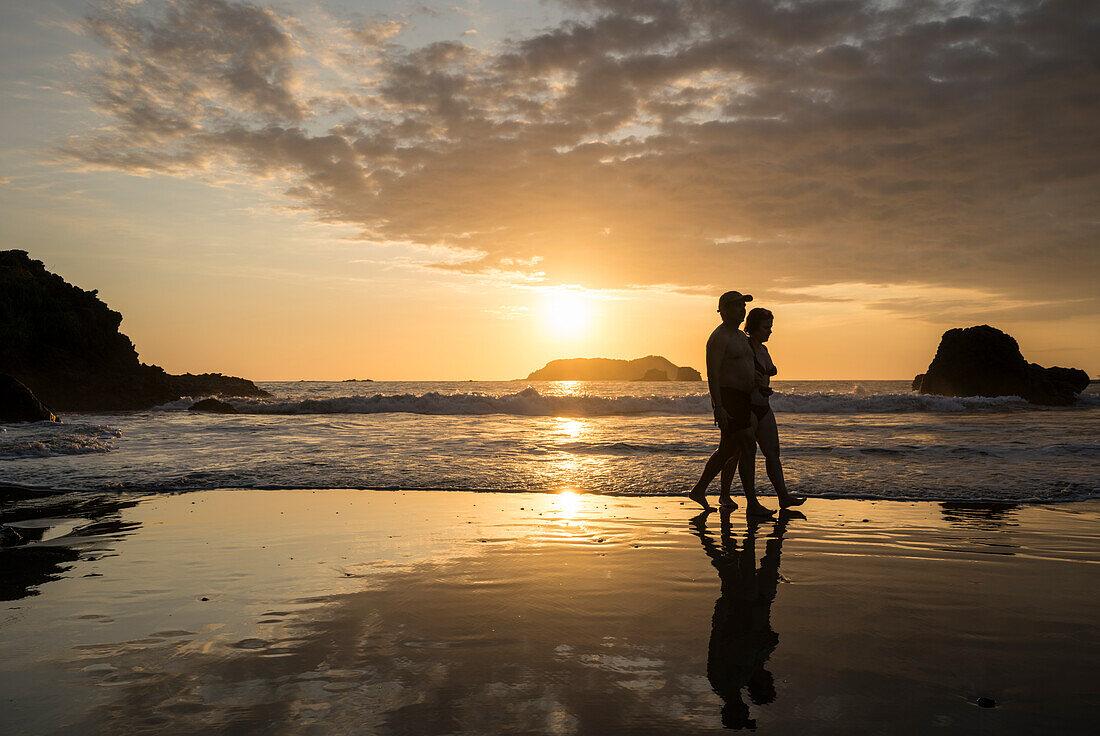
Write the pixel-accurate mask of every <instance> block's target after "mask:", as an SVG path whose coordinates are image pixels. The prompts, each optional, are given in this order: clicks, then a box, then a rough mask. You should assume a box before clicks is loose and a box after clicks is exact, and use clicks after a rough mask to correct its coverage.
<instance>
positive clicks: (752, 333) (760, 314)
mask: <svg viewBox="0 0 1100 736" xmlns="http://www.w3.org/2000/svg"><path fill="white" fill-rule="evenodd" d="M774 319H775V318H774V316H773V315H772V313H771V312H769V311H768V310H767V309H763V308H761V307H757V308H756V309H753V310H752V311H751V312H749V314H748V316H747V317H746V318H745V333H746V334H747V335H748V336H749V345H750V346H751V347H752V352H753V356H754V360H755V363H756V385H755V386H754V387H753V391H752V394H751V395H750V397H749V401H750V406H751V408H752V415H753V417H752V419H753V430H754V432H755V433H756V443H757V444H758V445H759V446H760V451H761V452H762V453H764V464H765V467H766V468H767V471H768V480H770V481H771V482H772V487H773V488H775V495H777V496H778V497H779V505H780V506H781V507H783V508H787V507H789V506H798V505H800V504H803V503H805V502H806V499H804V498H800V497H798V496H793V495H791V493H790V492H789V491H788V490H787V484H786V482H785V481H784V480H783V464H782V463H781V462H780V461H779V427H777V426H776V423H775V412H773V411H772V407H771V403H770V401H769V397H770V396H771V395H772V389H771V378H772V376H774V375H775V374H776V373H778V372H779V371H778V369H777V368H776V367H775V363H773V362H772V356H771V354H770V353H769V352H768V348H767V346H765V345H764V343H766V342H767V341H768V338H770V337H771V335H772V324H773V322H774ZM739 459H740V463H739V465H740V471H741V482H742V483H744V479H745V477H746V475H748V476H751V475H752V474H753V473H754V472H755V470H756V468H755V462H756V458H755V457H752V456H750V457H745V458H739ZM733 465H734V464H733V463H732V462H730V463H727V464H726V467H724V468H723V469H722V497H723V498H728V497H729V493H730V485H731V484H732V483H733Z"/></svg>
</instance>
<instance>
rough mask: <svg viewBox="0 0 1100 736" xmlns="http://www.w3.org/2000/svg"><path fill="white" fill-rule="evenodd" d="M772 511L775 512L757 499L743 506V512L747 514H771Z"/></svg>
mask: <svg viewBox="0 0 1100 736" xmlns="http://www.w3.org/2000/svg"><path fill="white" fill-rule="evenodd" d="M774 513H775V512H774V511H772V510H771V509H769V508H768V507H767V506H765V505H764V504H762V503H760V502H759V501H757V502H755V503H750V504H749V505H748V506H747V507H746V508H745V514H746V515H747V516H771V515H772V514H774Z"/></svg>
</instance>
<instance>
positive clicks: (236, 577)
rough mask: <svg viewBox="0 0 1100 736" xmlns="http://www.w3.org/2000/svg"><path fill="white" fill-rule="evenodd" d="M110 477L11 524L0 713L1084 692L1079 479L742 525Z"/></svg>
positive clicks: (373, 715) (254, 716)
mask: <svg viewBox="0 0 1100 736" xmlns="http://www.w3.org/2000/svg"><path fill="white" fill-rule="evenodd" d="M101 500H102V499H101ZM110 501H111V499H107V500H105V501H103V503H102V505H100V506H88V507H86V508H85V510H84V511H79V510H78V513H77V514H75V515H70V516H68V517H66V516H64V515H62V514H59V513H56V512H57V511H58V510H59V509H57V508H54V509H49V508H45V509H44V510H45V511H46V513H47V515H46V516H39V517H36V518H28V519H24V520H23V522H22V525H24V526H30V527H31V528H36V529H39V530H41V541H36V542H33V543H32V544H30V545H27V546H26V547H25V548H24V549H30V550H35V549H37V550H39V551H44V550H49V549H55V550H58V549H70V550H73V551H75V553H76V558H75V559H65V560H60V559H54V560H50V561H49V562H50V563H51V564H52V567H51V568H50V569H49V570H44V571H39V572H40V577H39V578H38V579H36V580H33V581H31V580H27V581H24V582H25V583H27V584H25V585H24V593H23V595H21V596H18V597H14V598H13V597H10V595H9V596H6V597H8V600H6V601H4V602H3V609H0V621H2V622H3V623H2V625H0V648H2V649H3V650H4V651H5V653H6V655H5V658H4V660H3V661H0V682H3V683H4V684H5V692H6V694H5V696H4V697H5V703H6V705H7V708H6V711H7V714H6V718H7V719H8V723H9V724H10V725H12V727H14V728H15V729H16V731H18V732H21V733H27V734H46V733H52V732H55V731H57V730H58V729H59V728H60V727H61V726H62V724H69V725H68V728H69V729H70V730H73V732H80V733H92V734H94V733H119V732H134V733H152V732H154V731H156V732H158V733H166V732H167V733H193V732H196V731H197V730H202V729H211V728H213V729H215V730H219V729H221V730H236V731H238V732H261V731H264V732H267V731H271V730H275V731H279V732H285V733H314V732H322V731H323V732H326V733H332V732H335V733H339V732H345V731H347V732H357V731H358V730H363V729H366V730H373V731H375V732H378V733H394V734H397V733H409V732H415V733H439V734H444V733H454V732H456V731H461V732H463V733H496V732H503V731H509V732H517V733H562V734H586V733H601V734H602V733H632V732H637V731H640V730H641V731H649V732H657V733H661V732H683V731H685V730H686V731H690V732H703V733H706V732H714V733H718V732H720V731H722V730H723V728H722V724H723V722H724V721H725V722H736V723H741V724H742V725H746V724H748V723H749V721H752V722H754V723H756V724H757V725H758V726H759V727H760V728H761V729H762V730H766V731H767V732H768V733H780V734H785V733H804V732H813V733H838V734H839V733H852V732H866V731H875V730H884V729H885V730H889V731H891V732H892V733H928V732H929V731H935V730H943V731H945V732H976V731H983V730H988V731H990V732H998V733H1021V734H1022V733H1034V732H1036V730H1037V729H1038V730H1043V729H1048V728H1060V729H1063V730H1066V731H1067V732H1075V731H1082V730H1084V729H1085V728H1086V727H1087V726H1088V724H1090V723H1092V722H1094V720H1095V716H1096V700H1095V698H1094V696H1092V695H1091V692H1090V684H1089V683H1090V680H1089V678H1088V673H1089V672H1091V668H1092V665H1093V663H1094V662H1095V659H1096V657H1097V656H1100V644H1098V643H1097V642H1100V636H1098V635H1097V634H1100V629H1098V625H1097V624H1096V622H1095V616H1094V611H1095V606H1096V604H1097V603H1098V602H1100V601H1098V600H1097V597H1098V593H1097V591H1098V590H1100V586H1098V585H1097V583H1098V582H1100V579H1098V572H1100V568H1098V566H1097V563H1098V562H1100V501H1087V502H1078V503H1076V504H1056V505H1050V504H1048V505H1042V506H1038V505H1029V506H1020V507H1016V508H1011V509H966V508H943V507H942V506H940V505H933V504H927V503H917V502H890V501H851V500H839V501H822V500H820V499H811V500H809V501H807V503H806V505H805V506H803V507H801V509H800V511H801V512H802V514H803V515H804V517H805V518H799V516H796V515H785V516H786V518H785V519H782V520H779V519H777V520H776V521H774V522H773V521H768V522H764V523H762V524H748V523H746V520H745V517H744V515H743V514H739V513H737V512H734V513H733V514H732V515H731V516H730V517H729V518H728V520H727V519H723V517H722V515H721V514H719V513H712V514H709V515H707V516H706V517H705V518H702V519H700V518H699V517H700V516H702V515H700V514H698V513H696V512H695V510H694V509H692V508H691V507H690V506H688V505H687V504H684V505H681V502H680V500H679V499H675V498H669V497H637V496H635V497H624V496H597V495H553V494H503V493H499V494H484V493H458V492H453V493H452V492H448V493H441V492H436V493H430V492H428V493H425V492H423V491H406V492H389V491H385V492H371V491H340V490H331V491H242V490H236V491H230V490H222V491H198V492H193V493H182V494H160V495H149V496H140V497H131V498H127V499H114V501H116V503H114V504H112V503H111V502H110ZM688 503H690V502H688ZM13 506H18V505H17V504H4V505H3V506H0V518H8V517H7V514H8V512H9V511H10V510H11V509H12V507H13ZM85 512H86V513H85ZM81 514H84V515H81ZM5 523H6V522H5ZM11 552H12V549H11V548H5V549H3V550H0V555H10V554H11ZM3 569H9V570H10V569H11V568H10V566H5V567H4V568H3ZM4 590H5V591H6V592H7V593H9V594H10V593H11V592H12V589H11V588H10V587H9V586H6V587H5V588H4ZM753 673H756V674H753ZM765 673H766V675H765ZM165 693H171V695H169V696H168V698H167V699H165ZM979 697H989V698H992V699H993V701H994V702H995V704H996V707H994V708H979V707H978V706H977V705H976V702H977V698H979Z"/></svg>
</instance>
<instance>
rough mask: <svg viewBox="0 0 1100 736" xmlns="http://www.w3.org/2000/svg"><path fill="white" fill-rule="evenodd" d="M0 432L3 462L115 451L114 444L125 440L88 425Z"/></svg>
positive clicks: (27, 427)
mask: <svg viewBox="0 0 1100 736" xmlns="http://www.w3.org/2000/svg"><path fill="white" fill-rule="evenodd" d="M3 430H4V431H2V432H0V460H17V459H21V458H33V457H57V456H59V455H88V454H93V453H104V452H110V451H111V449H112V448H111V440H114V439H117V438H119V437H121V436H122V432H121V431H119V430H117V429H114V428H112V427H107V426H103V425H88V424H56V423H54V422H36V423H34V424H24V425H17V426H14V427H5V428H3Z"/></svg>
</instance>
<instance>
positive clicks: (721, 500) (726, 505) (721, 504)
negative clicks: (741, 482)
mask: <svg viewBox="0 0 1100 736" xmlns="http://www.w3.org/2000/svg"><path fill="white" fill-rule="evenodd" d="M718 508H721V509H728V510H730V511H733V510H734V509H735V508H737V502H736V501H734V500H733V499H732V498H730V497H729V496H719V497H718Z"/></svg>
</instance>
